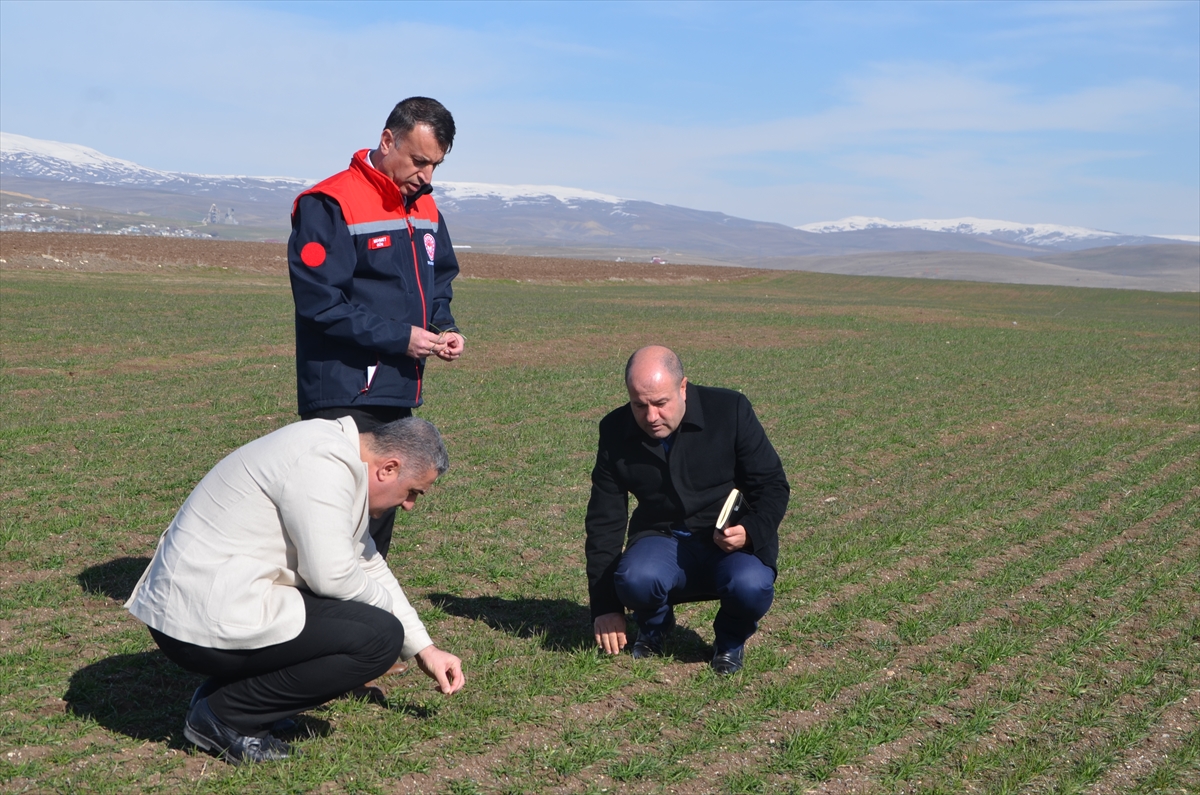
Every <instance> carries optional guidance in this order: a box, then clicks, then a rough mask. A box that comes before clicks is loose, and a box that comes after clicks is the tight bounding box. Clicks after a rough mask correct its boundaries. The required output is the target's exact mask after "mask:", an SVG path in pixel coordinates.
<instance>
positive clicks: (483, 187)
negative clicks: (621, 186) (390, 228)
mask: <svg viewBox="0 0 1200 795" xmlns="http://www.w3.org/2000/svg"><path fill="white" fill-rule="evenodd" d="M434 187H435V189H436V190H437V194H438V201H439V202H441V203H443V204H444V203H447V202H458V201H470V200H471V199H499V200H500V201H502V202H505V203H506V204H510V205H515V204H530V203H540V202H545V201H547V200H549V199H556V200H558V201H560V202H562V203H563V204H566V205H570V204H573V203H578V202H581V201H594V202H603V203H605V204H623V203H625V202H626V201H628V199H621V198H618V197H616V196H609V195H608V194H607V193H597V192H595V191H591V190H582V189H580V188H564V187H562V186H560V185H493V184H489V183H486V182H440V181H439V182H437V183H436V184H435V185H434Z"/></svg>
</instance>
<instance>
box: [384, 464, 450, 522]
mask: <svg viewBox="0 0 1200 795" xmlns="http://www.w3.org/2000/svg"><path fill="white" fill-rule="evenodd" d="M397 463H398V462H397ZM371 474H372V477H371V484H370V486H371V487H370V489H369V491H368V498H367V499H368V511H369V512H370V514H371V515H372V516H380V515H382V514H383V513H384V512H385V511H389V510H391V509H392V508H400V509H401V510H405V511H411V510H412V509H413V505H414V504H415V503H416V501H417V498H418V497H420V496H421V495H423V494H425V493H426V492H427V491H429V489H430V488H432V487H433V482H434V481H435V480H437V477H438V473H437V470H436V469H432V468H431V469H429V470H428V471H426V472H423V473H422V472H416V471H412V472H410V471H409V470H408V469H406V468H404V467H403V466H396V467H394V468H392V469H390V470H386V471H383V472H379V471H373V472H372V473H371Z"/></svg>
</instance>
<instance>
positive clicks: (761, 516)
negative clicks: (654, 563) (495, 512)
mask: <svg viewBox="0 0 1200 795" xmlns="http://www.w3.org/2000/svg"><path fill="white" fill-rule="evenodd" d="M735 486H736V487H737V488H738V489H740V490H741V491H742V493H743V494H744V495H745V497H746V503H747V507H746V509H744V510H743V511H742V513H741V514H739V516H738V517H737V518H736V519H735V520H734V521H733V522H731V524H741V525H743V526H744V527H745V528H746V535H747V541H746V547H745V551H746V552H751V553H753V554H754V555H756V556H757V557H758V558H759V560H761V561H762V562H763V563H765V564H766V565H768V566H770V567H771V568H772V569H776V570H777V566H776V562H777V559H778V557H779V532H778V531H779V523H780V522H781V521H783V514H784V512H785V511H786V510H787V504H788V493H789V491H790V489H789V487H788V482H787V476H786V475H785V474H784V472H783V464H782V463H781V462H780V460H779V456H778V454H776V452H775V448H773V447H772V446H771V442H770V441H768V440H767V435H766V433H765V432H764V431H763V427H762V425H761V424H760V423H759V421H758V417H756V416H755V415H754V409H753V408H752V407H751V406H750V401H749V400H747V399H746V397H745V396H744V395H742V394H740V393H738V392H734V391H732V390H729V389H716V388H713V387H703V386H696V385H694V384H688V386H687V409H686V410H685V412H684V415H683V421H682V422H681V423H680V425H679V428H678V430H677V431H676V434H675V440H674V443H673V444H672V447H671V453H670V456H667V455H666V454H665V453H664V451H663V448H662V444H661V443H660V442H659V441H658V440H657V439H653V438H651V437H649V436H647V435H646V434H645V433H644V432H643V431H642V429H641V428H639V427H638V425H637V423H636V422H635V421H634V419H633V410H632V409H631V408H630V407H629V404H628V403H626V404H625V405H624V406H621V408H619V409H617V410H615V411H613V412H611V413H609V415H608V416H607V417H605V418H604V419H603V420H601V421H600V446H599V451H598V452H597V454H596V466H595V468H594V469H593V470H592V497H591V499H590V500H589V501H588V508H587V518H586V520H585V526H586V529H587V542H586V544H585V547H584V549H585V551H586V554H587V574H588V593H589V596H590V597H591V605H592V617H593V618H595V617H596V616H600V615H604V614H605V613H617V612H621V611H622V609H623V607H622V605H621V601H620V599H618V598H617V592H616V588H615V586H614V585H613V574H614V573H615V572H616V569H617V561H618V560H619V559H620V556H621V548H622V543H623V542H625V540H626V525H628V544H626V546H630V545H632V544H633V543H634V542H636V541H637V540H638V539H639V538H642V537H643V536H647V535H651V534H658V535H670V533H671V530H672V529H673V528H682V527H683V526H685V525H686V527H687V529H689V530H691V531H692V532H695V533H697V534H698V535H699V536H700V537H701V538H703V539H704V540H705V542H706V543H710V544H711V543H714V542H713V540H712V533H713V530H714V529H715V528H716V521H717V514H718V513H720V511H721V506H722V505H723V504H724V502H725V498H726V497H727V496H729V491H730V489H732V488H734V487H735ZM630 494H633V495H634V496H635V497H636V498H637V503H638V504H637V508H635V509H634V511H633V516H632V517H630V516H629V495H630Z"/></svg>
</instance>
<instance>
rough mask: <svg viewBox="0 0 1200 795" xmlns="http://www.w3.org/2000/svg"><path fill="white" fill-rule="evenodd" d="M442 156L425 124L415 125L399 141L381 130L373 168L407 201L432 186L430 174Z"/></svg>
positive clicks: (434, 137)
mask: <svg viewBox="0 0 1200 795" xmlns="http://www.w3.org/2000/svg"><path fill="white" fill-rule="evenodd" d="M445 156H446V153H445V152H443V151H442V147H440V146H438V142H437V136H435V135H434V134H433V129H432V128H431V127H430V126H429V125H428V124H418V125H416V126H415V127H413V128H412V129H411V130H409V131H408V133H406V134H405V135H404V136H403V137H401V138H396V137H395V136H394V135H393V134H392V131H391V130H388V129H384V131H383V134H382V135H381V136H380V137H379V163H378V164H377V166H378V168H379V170H380V171H381V172H383V173H384V174H385V175H387V177H388V178H389V179H391V181H392V182H394V183H396V187H397V188H399V189H400V193H401V195H403V196H404V198H406V199H407V198H409V197H411V196H413V195H414V194H416V192H417V191H419V190H420V189H421V187H422V186H424V185H428V184H429V183H431V182H433V170H434V169H435V168H437V167H438V166H439V165H440V164H441V162H442V159H443V158H444V157H445Z"/></svg>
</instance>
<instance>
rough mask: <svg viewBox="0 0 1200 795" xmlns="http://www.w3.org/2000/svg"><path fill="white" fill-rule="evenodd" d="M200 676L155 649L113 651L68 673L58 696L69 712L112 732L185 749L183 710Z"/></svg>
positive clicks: (199, 681)
mask: <svg viewBox="0 0 1200 795" xmlns="http://www.w3.org/2000/svg"><path fill="white" fill-rule="evenodd" d="M202 681H203V680H202V679H201V677H199V676H196V675H194V674H189V673H187V672H185V671H184V670H183V669H181V668H180V667H179V666H177V665H175V663H173V662H171V661H170V660H168V659H167V658H166V656H164V655H163V653H162V652H160V651H144V652H139V653H137V654H118V655H115V656H113V657H107V658H105V659H103V660H100V661H98V662H94V663H92V664H91V665H87V666H84V667H83V668H80V669H79V670H78V671H76V672H75V673H74V674H72V675H71V684H70V686H69V687H68V688H67V692H66V695H64V696H63V701H66V702H67V709H68V711H70V712H71V713H72V714H74V715H78V716H79V717H81V718H91V719H92V720H94V721H96V722H97V723H99V724H100V725H101V726H103V727H104V728H106V729H109V730H111V731H114V732H118V733H120V734H124V735H126V736H128V737H132V738H134V739H135V740H153V741H155V742H163V743H167V744H168V745H170V746H171V747H172V748H185V747H187V746H188V745H189V743H188V742H187V741H186V740H185V739H184V738H183V718H184V714H185V713H186V712H187V707H188V702H189V701H190V700H191V698H192V692H193V691H194V690H195V689H196V688H197V687H199V686H200V683H201V682H202Z"/></svg>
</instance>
